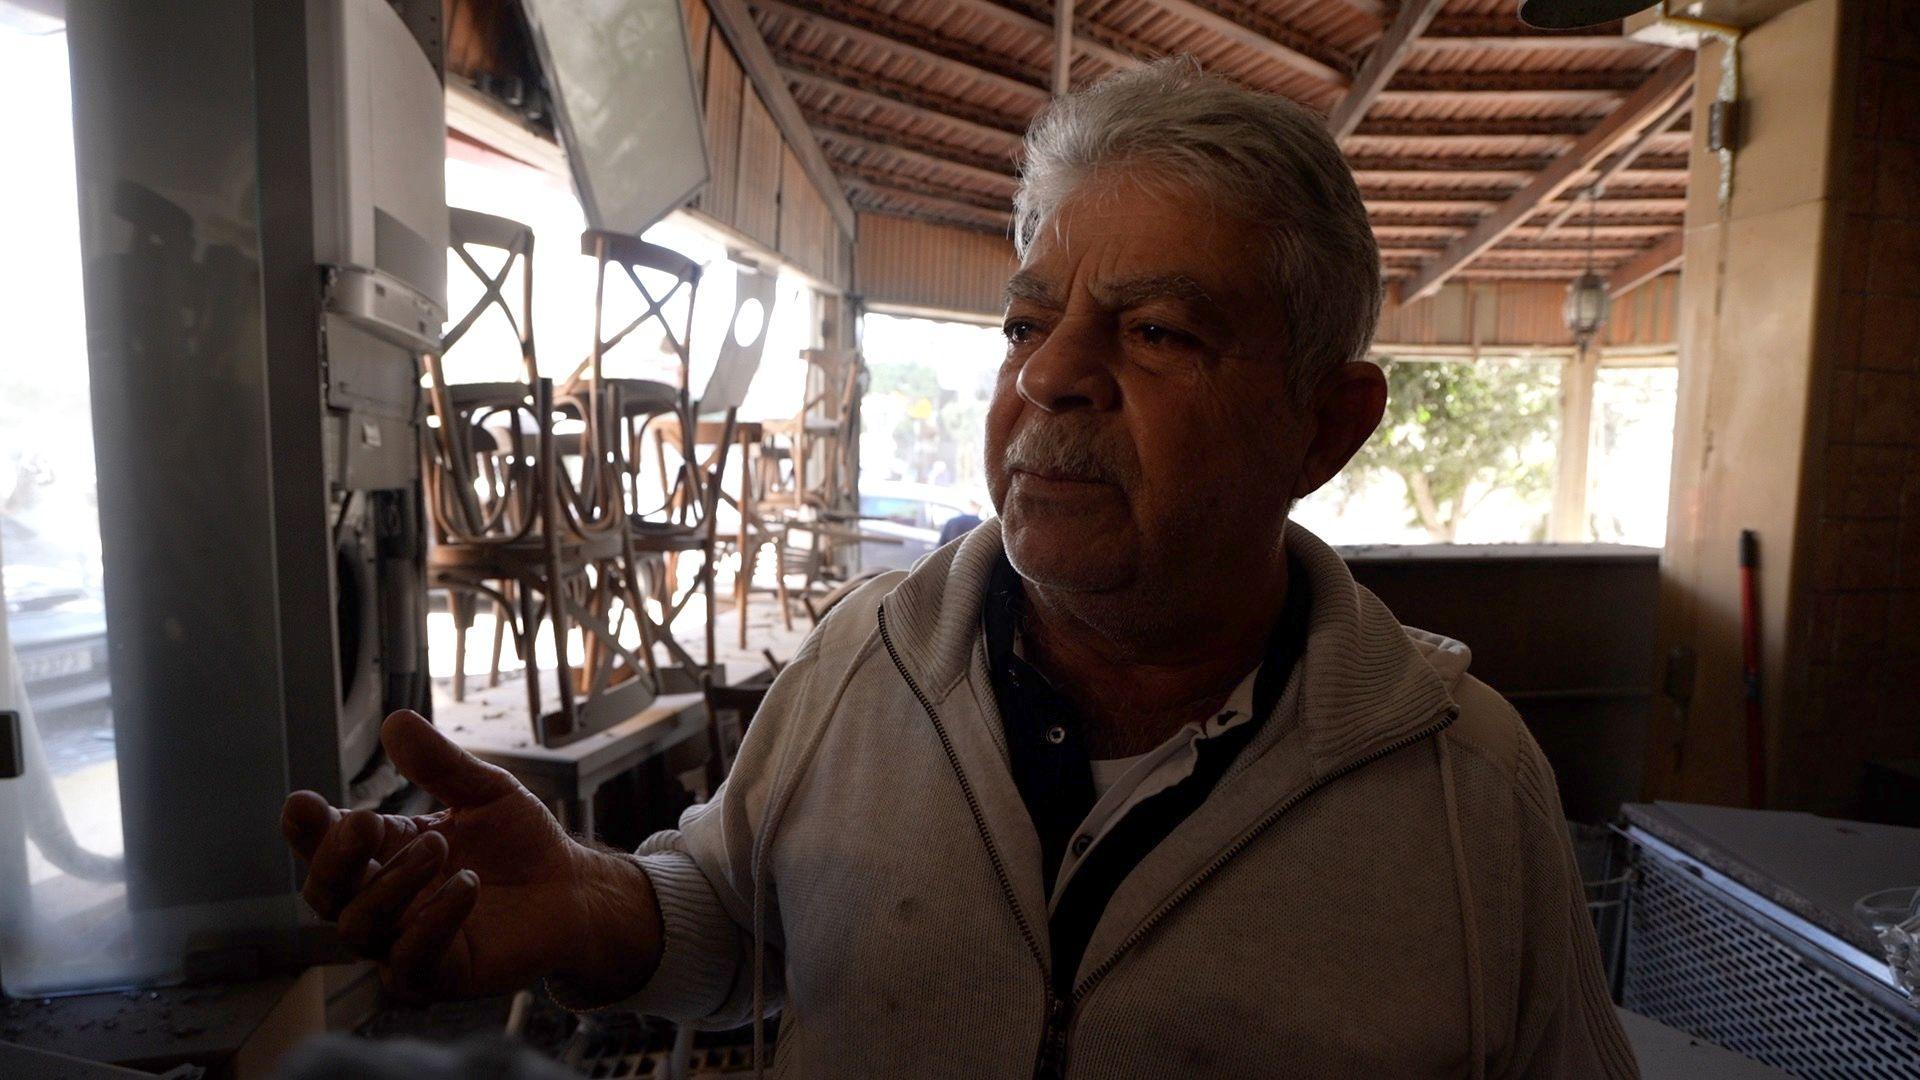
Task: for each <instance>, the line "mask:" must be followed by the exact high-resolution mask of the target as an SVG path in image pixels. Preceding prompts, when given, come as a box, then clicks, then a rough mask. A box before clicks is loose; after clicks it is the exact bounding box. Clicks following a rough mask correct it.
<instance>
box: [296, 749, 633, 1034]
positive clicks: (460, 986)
mask: <svg viewBox="0 0 1920 1080" xmlns="http://www.w3.org/2000/svg"><path fill="white" fill-rule="evenodd" d="M380 741H381V742H382V743H383V744H384V745H385V746H386V750H387V756H388V757H389V758H391V759H392V760H393V763H394V766H395V767H396V768H398V769H399V770H400V772H401V774H402V775H403V776H405V777H407V778H408V779H409V780H412V781H413V782H414V783H416V784H418V785H420V787H422V788H424V789H425V790H426V791H427V793H428V794H430V795H432V796H433V797H434V798H436V799H438V800H439V801H440V802H441V803H443V804H444V805H445V806H446V809H445V810H441V811H439V812H437V813H432V814H425V815H421V816H418V817H403V816H401V815H398V814H376V813H373V812H372V811H370V810H355V811H352V812H350V813H343V812H342V811H340V810H339V809H337V808H335V807H333V806H329V805H328V804H327V801H326V800H325V799H323V798H321V797H320V796H319V795H318V794H316V793H314V792H311V791H296V792H294V793H293V794H292V795H290V796H288V797H287V802H286V807H285V808H284V809H283V810H282V812H281V817H280V829H281V832H282V833H284V834H285V836H286V838H287V842H288V843H289V844H292V845H293V849H294V850H295V851H296V852H298V853H299V855H300V857H301V858H302V859H304V860H306V862H307V866H308V872H307V883H306V888H305V889H304V890H303V891H302V895H303V896H305V897H306V900H307V903H308V904H310V905H312V907H313V910H314V911H315V912H316V913H318V914H319V915H320V917H321V918H323V919H331V920H334V921H337V922H338V923H339V926H340V936H341V938H342V939H343V940H344V941H345V942H346V943H347V944H349V945H351V946H353V947H354V948H356V949H358V950H359V951H361V952H363V953H365V954H366V955H367V956H369V957H372V958H373V959H375V960H377V961H379V962H380V966H381V973H382V975H383V977H384V978H385V979H386V981H387V983H388V985H389V986H390V987H392V988H394V989H396V990H399V991H401V992H404V993H408V994H412V995H415V996H446V997H470V996H475V995H481V994H491V993H499V992H503V991H507V990H515V989H519V988H521V987H524V986H526V985H527V984H529V983H531V982H533V981H535V980H537V979H540V978H544V977H546V976H549V975H556V976H560V977H561V978H563V979H564V980H566V981H567V982H568V983H569V984H570V985H571V986H573V987H576V988H577V989H578V991H579V992H581V993H583V994H586V995H587V996H590V997H593V998H597V999H603V1000H612V999H615V998H618V997H620V996H621V995H623V994H625V993H628V992H631V991H633V990H636V989H638V988H639V987H640V985H641V984H643V983H644V982H645V981H646V979H647V977H648V976H649V975H651V974H652V972H653V968H654V967H655V965H656V964H657V963H658V962H659V955H660V934H661V929H660V925H661V924H660V912H659V907H658V905H657V904H656V902H655V900H654V897H653V890H652V887H651V886H650V885H649V883H648V881H647V877H646V874H644V873H643V872H641V871H640V869H639V868H638V867H636V866H634V865H632V864H631V863H629V862H627V861H626V860H624V859H621V858H619V857H617V856H614V855H610V854H607V853H604V852H600V851H595V850H594V849H592V848H589V847H587V846H586V845H584V844H580V843H577V842H576V841H574V840H573V839H572V838H571V837H569V836H568V835H567V834H566V832H565V831H564V830H563V829H561V828H560V825H559V823H558V822H556V821H555V820H554V819H553V815H552V814H550V813H548V812H547V808H546V807H545V806H544V805H542V804H541V802H540V800H539V799H537V798H535V797H534V796H533V793H532V792H530V791H528V790H527V789H526V788H524V787H522V786H520V783H519V781H517V780H515V779H514V778H513V777H512V775H511V774H509V773H508V772H506V771H505V770H504V769H500V768H498V767H496V766H493V765H489V764H487V763H486V762H483V761H481V760H479V759H478V758H476V757H474V756H473V755H471V754H469V753H467V752H466V751H464V750H462V749H460V748H459V747H457V746H455V745H454V744H453V743H452V742H451V741H449V740H448V739H447V737H446V736H444V735H442V734H440V732H439V731H437V730H435V729H434V727H433V725H432V724H429V723H428V722H427V721H426V720H425V719H423V718H421V717H420V716H419V715H418V714H415V713H411V712H397V713H394V714H393V715H392V716H389V717H387V722H386V725H385V726H384V727H383V728H382V729H381V732H380Z"/></svg>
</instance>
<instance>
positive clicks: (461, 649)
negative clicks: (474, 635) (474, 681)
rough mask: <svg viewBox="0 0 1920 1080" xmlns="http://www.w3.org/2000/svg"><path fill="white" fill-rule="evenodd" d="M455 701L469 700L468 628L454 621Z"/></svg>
mask: <svg viewBox="0 0 1920 1080" xmlns="http://www.w3.org/2000/svg"><path fill="white" fill-rule="evenodd" d="M453 700H455V701H465V700H467V628H466V627H464V626H462V625H460V617H459V616H458V615H456V616H454V620H453Z"/></svg>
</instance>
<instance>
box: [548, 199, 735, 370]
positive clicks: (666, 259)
mask: <svg viewBox="0 0 1920 1080" xmlns="http://www.w3.org/2000/svg"><path fill="white" fill-rule="evenodd" d="M580 253H581V254H583V255H591V256H593V258H594V262H595V266H594V282H593V346H592V348H591V350H589V352H588V353H587V357H586V359H584V360H582V361H581V362H580V364H579V365H578V366H577V367H575V368H574V369H573V373H572V374H570V375H569V376H567V378H566V379H565V380H564V382H563V383H562V384H561V387H560V393H561V395H562V396H563V397H564V396H569V395H571V394H573V393H575V392H576V391H577V390H578V389H579V386H580V384H581V383H582V382H583V381H592V382H599V381H601V380H602V379H604V378H605V376H606V370H605V369H606V356H607V353H609V352H611V351H612V350H613V348H614V346H616V345H619V344H620V343H621V342H622V341H625V340H626V339H627V337H628V335H630V334H632V333H633V332H634V331H635V330H638V329H639V328H640V327H642V326H644V325H646V324H648V323H650V322H651V323H655V324H657V325H658V327H659V329H660V331H661V334H662V336H663V337H664V338H665V340H666V343H667V347H668V348H669V349H670V350H672V352H673V353H674V355H675V357H676V359H677V360H678V361H679V383H678V388H679V391H680V397H681V399H682V401H683V402H684V401H685V400H686V399H687V395H688V393H689V391H690V388H689V387H688V385H687V384H688V381H689V379H690V378H691V376H692V362H693V351H692V349H693V345H692V339H693V311H694V304H695V301H697V300H698V299H699V293H700V272H701V271H700V264H699V263H697V262H694V261H693V260H692V259H689V258H687V257H686V256H685V255H682V254H680V253H679V252H677V251H674V250H672V249H671V248H664V247H661V246H660V245H658V244H651V243H648V242H647V241H645V240H642V239H640V238H639V237H637V236H630V235H628V234H626V233H616V232H607V231H605V230H600V229H588V230H587V231H586V232H584V233H582V234H580ZM612 268H618V269H619V271H620V272H621V273H622V274H623V275H624V276H625V277H626V279H627V282H628V283H629V284H630V285H632V287H633V289H634V291H635V292H636V293H638V294H639V296H640V300H641V302H642V304H643V305H644V308H645V309H644V310H643V311H641V313H640V314H639V315H637V316H635V317H634V318H633V319H632V320H630V321H628V322H627V324H626V325H624V326H622V327H620V328H619V329H618V330H616V331H614V332H613V333H611V334H609V333H608V332H607V330H608V324H607V310H606V308H607V304H606V298H607V272H608V270H609V269H612ZM642 270H652V271H655V272H657V273H662V274H665V275H667V276H668V279H669V282H670V283H669V284H668V285H666V287H665V288H664V289H663V290H662V291H661V292H660V294H659V295H658V296H655V295H654V290H653V289H650V288H648V287H647V283H646V281H645V280H643V279H642V277H641V274H640V272H641V271H642ZM683 288H684V289H685V290H686V291H687V315H686V318H685V319H683V320H681V323H680V326H679V327H677V328H676V327H675V326H674V323H673V320H671V319H669V318H668V317H667V305H668V304H669V303H671V302H672V300H673V298H674V297H675V296H678V295H679V293H680V290H681V289H683Z"/></svg>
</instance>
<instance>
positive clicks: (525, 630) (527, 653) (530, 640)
mask: <svg viewBox="0 0 1920 1080" xmlns="http://www.w3.org/2000/svg"><path fill="white" fill-rule="evenodd" d="M519 588H520V634H519V638H520V655H521V658H522V659H523V660H525V661H526V678H527V723H528V724H529V725H531V726H532V729H533V739H534V741H535V742H537V743H540V744H542V745H545V744H546V741H547V739H546V727H547V725H546V723H545V721H544V720H543V719H542V718H541V715H540V657H539V650H538V649H536V648H535V644H534V643H535V642H536V641H537V640H538V637H539V630H540V622H539V618H540V616H539V612H538V609H537V608H536V607H535V606H534V597H535V594H534V591H533V590H532V589H529V588H527V587H526V586H525V585H524V584H521V585H520V586H519Z"/></svg>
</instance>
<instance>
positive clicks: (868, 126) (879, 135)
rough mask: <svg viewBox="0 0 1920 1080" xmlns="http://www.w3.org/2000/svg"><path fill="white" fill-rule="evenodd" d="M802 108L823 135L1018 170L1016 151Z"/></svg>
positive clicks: (998, 171)
mask: <svg viewBox="0 0 1920 1080" xmlns="http://www.w3.org/2000/svg"><path fill="white" fill-rule="evenodd" d="M800 111H801V112H804V113H805V114H806V115H807V122H808V123H809V124H811V125H813V130H814V131H815V132H816V133H818V134H820V135H823V136H825V135H834V136H851V137H854V138H858V139H863V140H866V141H868V142H872V143H877V144H880V145H882V146H885V147H886V148H887V149H889V150H892V149H895V148H900V149H906V150H913V151H917V152H919V153H920V154H922V155H925V156H927V157H932V158H938V159H940V160H941V161H942V162H944V163H946V164H949V165H963V166H966V167H968V168H971V169H976V170H979V171H980V172H983V173H993V174H995V175H997V176H1000V177H1003V178H1006V179H1012V178H1013V176H1014V175H1015V173H1016V172H1017V171H1018V158H1017V155H1015V154H1011V153H1010V154H1008V155H1006V156H1004V157H1002V156H998V155H994V154H982V153H978V152H976V151H973V150H966V149H962V148H960V147H958V146H953V145H951V144H949V143H944V142H941V141H940V140H938V139H929V138H925V137H923V136H920V135H911V134H908V133H907V132H904V131H901V130H899V129H897V128H894V127H891V126H889V125H887V124H876V123H874V122H872V121H870V120H856V119H854V118H853V117H851V116H841V115H838V114H836V113H831V112H827V111H825V110H823V109H810V108H808V107H807V106H805V105H801V106H800Z"/></svg>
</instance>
